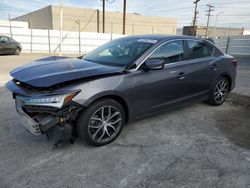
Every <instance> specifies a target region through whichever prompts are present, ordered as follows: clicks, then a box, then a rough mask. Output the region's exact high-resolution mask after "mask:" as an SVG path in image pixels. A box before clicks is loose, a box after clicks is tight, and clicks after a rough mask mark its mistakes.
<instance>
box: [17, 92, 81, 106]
mask: <svg viewBox="0 0 250 188" xmlns="http://www.w3.org/2000/svg"><path fill="white" fill-rule="evenodd" d="M79 92H80V91H73V92H70V93H66V94H58V95H57V94H56V95H49V96H44V97H26V96H17V97H16V98H17V99H18V100H20V101H22V102H23V103H24V105H32V106H50V107H56V108H61V107H62V106H63V105H65V104H67V103H69V102H70V101H71V100H72V99H73V98H74V97H75V96H76V95H77V94H78V93H79Z"/></svg>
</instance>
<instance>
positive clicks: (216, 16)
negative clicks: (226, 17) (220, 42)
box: [213, 12, 223, 37]
mask: <svg viewBox="0 0 250 188" xmlns="http://www.w3.org/2000/svg"><path fill="white" fill-rule="evenodd" d="M222 13H223V12H219V13H218V14H216V15H215V23H214V32H213V37H215V33H216V30H217V28H216V27H217V20H218V16H219V15H220V14H222Z"/></svg>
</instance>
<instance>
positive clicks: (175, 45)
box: [149, 40, 184, 64]
mask: <svg viewBox="0 0 250 188" xmlns="http://www.w3.org/2000/svg"><path fill="white" fill-rule="evenodd" d="M149 59H160V60H164V61H165V63H166V64H167V63H173V62H179V61H183V60H184V48H183V41H182V40H178V41H174V42H169V43H167V44H164V45H162V46H161V47H159V48H158V49H157V50H156V51H154V52H153V53H152V54H151V55H150V56H149Z"/></svg>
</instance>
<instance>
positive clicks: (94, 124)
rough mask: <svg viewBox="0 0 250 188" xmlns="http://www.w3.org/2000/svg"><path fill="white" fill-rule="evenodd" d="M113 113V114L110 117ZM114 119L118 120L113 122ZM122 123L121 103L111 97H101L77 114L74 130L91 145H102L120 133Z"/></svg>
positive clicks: (123, 121) (123, 120)
mask: <svg viewBox="0 0 250 188" xmlns="http://www.w3.org/2000/svg"><path fill="white" fill-rule="evenodd" d="M112 113H114V114H112ZM115 114H116V115H115ZM113 115H115V116H114V117H113V118H111V117H112V116H113ZM109 118H110V119H109ZM100 119H101V120H100ZM103 119H105V121H103ZM119 119H121V120H120V121H119ZM116 121H118V122H117V123H116V124H114V123H115V122H116ZM111 124H112V125H111ZM124 124H125V113H124V110H123V107H122V106H121V104H120V103H118V102H116V101H115V100H112V99H101V100H98V101H96V102H94V103H93V104H91V105H90V106H89V107H88V108H87V109H85V110H83V111H82V112H81V113H80V114H79V115H78V118H77V122H76V130H77V134H78V135H79V136H80V137H81V138H82V139H84V140H86V141H87V142H88V143H90V144H91V145H94V146H102V145H106V144H109V143H111V142H113V141H114V140H115V139H116V138H117V137H118V136H119V134H120V133H121V131H122V128H123V125H124ZM111 126H112V128H111ZM98 130H99V131H98ZM115 130H116V131H115ZM96 132H97V133H96ZM103 134H104V135H103ZM101 137H102V138H101ZM100 138H101V140H99V139H100Z"/></svg>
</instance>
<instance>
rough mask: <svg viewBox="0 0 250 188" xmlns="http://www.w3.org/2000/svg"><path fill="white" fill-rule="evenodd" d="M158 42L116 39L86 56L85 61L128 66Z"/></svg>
mask: <svg viewBox="0 0 250 188" xmlns="http://www.w3.org/2000/svg"><path fill="white" fill-rule="evenodd" d="M156 42H157V41H156V40H151V39H138V38H121V39H116V40H113V41H111V42H109V43H106V44H104V45H102V46H101V47H99V48H97V49H95V50H94V51H92V52H90V53H89V54H87V55H85V56H84V57H83V59H84V60H86V61H93V62H96V63H100V64H104V65H110V66H126V65H129V64H131V63H132V62H133V61H135V60H136V59H137V58H138V57H139V56H140V55H142V54H143V53H144V52H145V51H146V50H147V49H149V48H150V47H151V46H152V45H153V44H155V43H156Z"/></svg>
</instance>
